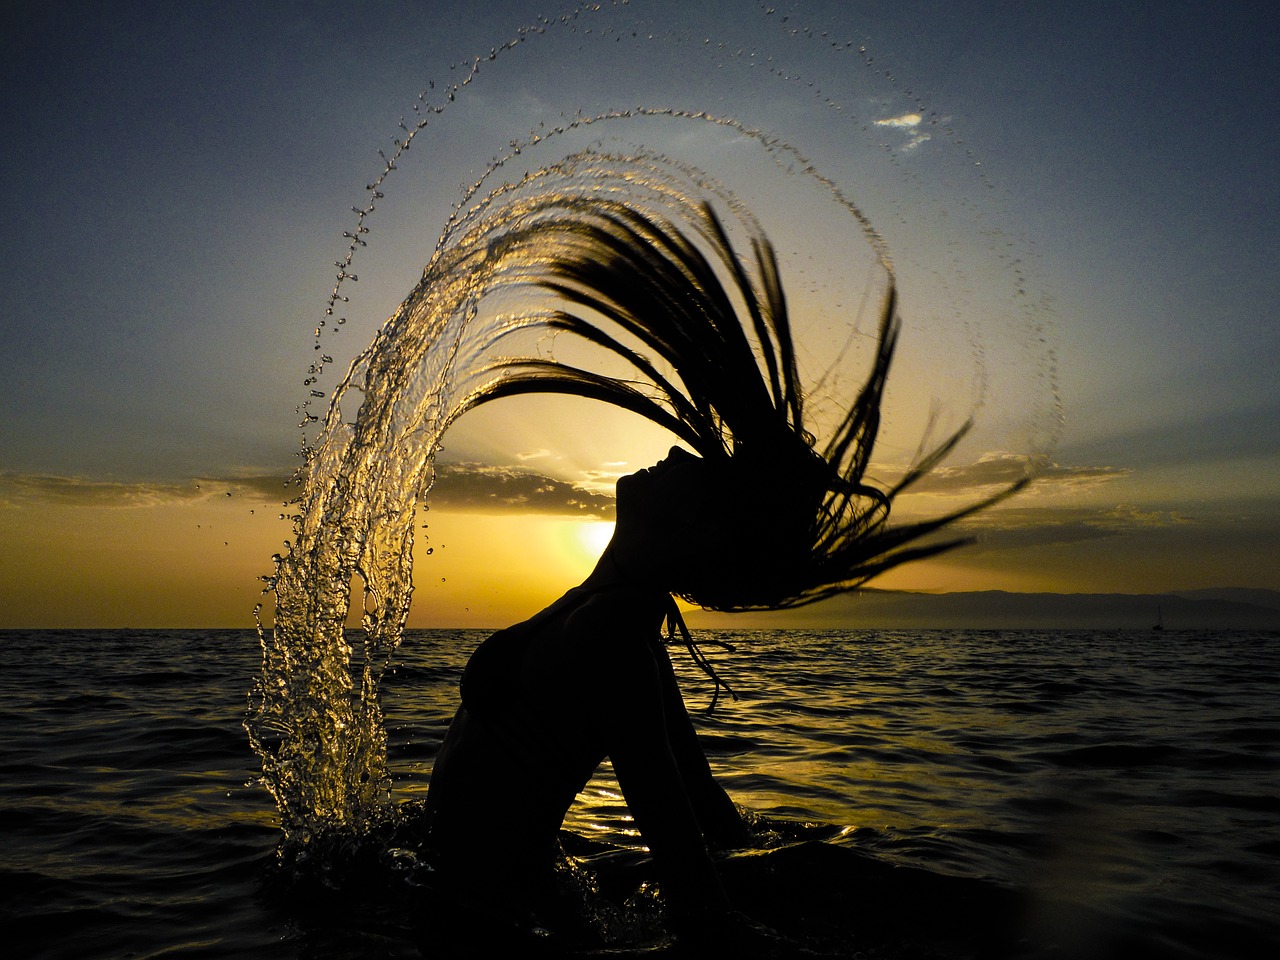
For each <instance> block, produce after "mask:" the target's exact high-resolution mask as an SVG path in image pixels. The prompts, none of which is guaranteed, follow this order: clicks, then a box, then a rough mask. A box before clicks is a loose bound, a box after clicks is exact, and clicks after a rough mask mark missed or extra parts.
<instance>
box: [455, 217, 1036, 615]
mask: <svg viewBox="0 0 1280 960" xmlns="http://www.w3.org/2000/svg"><path fill="white" fill-rule="evenodd" d="M685 215H686V216H687V218H688V220H689V222H690V223H691V224H692V225H693V227H694V231H695V232H696V240H695V238H694V237H691V236H689V235H688V234H687V233H686V232H685V231H684V230H682V229H681V228H680V227H678V226H677V225H676V224H675V223H673V222H672V221H670V220H668V219H665V218H663V217H660V216H655V215H652V214H647V213H642V212H640V211H639V210H637V209H634V208H632V207H630V206H628V205H626V204H625V203H623V202H619V201H616V200H607V201H606V200H599V199H597V200H596V201H595V202H593V203H592V204H590V205H583V206H579V207H576V208H575V209H573V210H572V211H565V212H563V214H562V215H560V216H556V217H550V218H547V219H545V220H541V221H539V222H538V223H536V224H535V225H533V226H532V227H530V228H529V229H528V230H527V231H525V232H524V234H523V238H522V242H526V243H530V244H533V245H535V246H536V247H537V248H538V249H539V251H540V253H539V256H538V258H537V262H538V265H539V272H538V275H536V276H535V277H534V279H533V282H534V283H536V284H537V285H538V286H540V287H542V288H543V289H545V290H547V291H549V292H551V293H552V294H554V295H555V296H556V297H557V298H558V302H559V304H560V306H559V307H558V308H557V309H556V310H554V311H552V312H551V313H550V314H549V315H547V316H545V317H544V318H543V320H544V323H545V325H546V326H547V327H549V328H551V329H552V330H558V331H566V332H569V333H571V334H574V335H576V336H579V337H581V338H583V339H584V340H587V341H589V342H591V343H593V344H595V345H597V346H599V347H603V348H604V349H605V350H607V351H609V352H610V353H612V354H615V355H616V356H618V357H620V358H622V359H623V360H625V361H626V362H627V364H628V365H629V366H630V367H631V368H632V370H633V371H634V372H635V374H636V376H635V377H632V378H621V377H617V376H611V375H607V374H604V373H600V372H597V371H593V370H588V369H584V368H582V367H575V366H571V365H567V364H563V363H559V362H556V361H554V360H547V359H539V358H534V357H520V358H513V359H506V360H503V361H501V362H499V363H497V364H496V365H495V367H494V369H495V370H496V371H497V372H498V374H499V375H498V376H497V377H495V378H494V379H493V380H492V381H491V382H490V383H489V384H488V385H487V386H486V387H485V388H484V390H482V391H480V392H479V393H478V394H477V395H476V396H474V397H473V398H472V400H471V403H470V404H469V407H474V406H477V405H480V404H483V403H488V402H490V401H493V400H496V399H499V398H502V397H509V396H514V395H520V394H529V393H559V394H569V395H575V396H579V397H587V398H593V399H596V400H601V401H604V402H606V403H609V404H612V405H615V406H618V407H622V408H624V409H627V410H630V411H633V412H635V413H638V414H640V415H641V416H643V417H645V418H647V419H649V420H651V421H653V422H654V423H656V424H658V425H660V426H662V427H665V428H666V429H668V430H670V431H671V432H672V433H673V434H675V435H676V436H677V437H678V438H679V439H680V440H682V441H683V442H685V443H686V444H688V445H689V446H690V447H691V448H692V449H693V450H695V451H696V452H697V453H698V454H700V455H701V456H702V457H703V458H705V459H706V460H707V461H708V462H709V464H710V465H711V466H713V467H714V468H715V470H716V476H717V477H718V478H719V484H720V487H721V489H722V491H723V492H724V494H725V499H726V502H728V503H729V504H731V505H736V509H737V513H738V520H739V522H737V523H726V524H725V525H724V535H725V543H724V549H723V550H722V551H720V552H721V556H722V558H723V562H719V563H716V564H710V565H708V567H707V570H708V572H707V573H706V575H704V576H701V577H699V578H698V580H697V582H689V583H682V584H676V585H675V586H674V588H673V590H674V592H675V593H677V594H678V595H680V596H683V597H685V598H686V599H688V600H690V601H692V602H694V603H696V604H698V605H700V606H703V607H706V608H710V609H717V610H752V609H756V610H759V609H782V608H788V607H797V606H801V605H804V604H808V603H812V602H814V601H816V600H820V599H823V598H825V597H829V596H831V595H833V594H837V593H842V592H846V591H849V590H853V589H855V588H857V587H858V586H861V585H862V584H865V583H866V582H867V581H868V580H870V579H872V578H873V577H875V576H878V575H879V574H881V573H884V572H885V571H886V570H889V569H891V568H893V567H896V566H899V565H900V564H903V563H906V562H908V561H912V560H919V559H922V558H925V557H931V556H936V555H937V554H940V553H943V552H945V551H947V550H950V549H952V548H954V547H956V546H958V545H959V544H961V543H963V542H965V538H963V537H957V536H949V537H948V536H944V537H941V538H939V537H934V536H933V535H934V534H937V533H938V532H939V531H941V530H942V529H943V528H946V527H948V526H950V525H951V524H953V523H954V522H955V521H957V520H959V519H961V518H962V517H965V516H967V515H969V514H972V513H973V512H975V511H977V510H980V509H982V508H984V507H986V506H988V505H990V504H991V503H993V502H995V501H996V500H999V499H1001V498H1003V497H1005V496H1008V495H1009V494H1011V493H1012V492H1014V491H1015V490H1016V489H1018V488H1020V487H1021V486H1022V485H1023V484H1024V483H1025V482H1026V481H1025V480H1023V481H1020V482H1018V483H1015V484H1013V485H1012V486H1011V487H1009V488H1007V489H1005V490H1002V491H1001V492H1000V493H998V494H996V495H995V496H993V497H988V498H986V499H983V500H981V501H979V502H977V503H974V504H971V505H969V506H967V507H965V508H963V509H960V510H956V511H953V512H950V513H946V514H943V515H941V516H937V517H934V518H931V519H927V520H920V521H914V522H910V523H904V524H891V523H889V516H890V512H891V508H892V506H893V503H894V500H895V498H896V497H897V496H898V495H899V494H901V493H902V492H903V491H905V490H907V489H908V488H909V487H911V486H912V485H913V484H915V483H916V482H917V481H919V480H920V478H921V477H923V476H924V475H925V474H927V473H928V472H929V471H930V470H932V469H933V468H934V467H935V466H936V465H937V464H938V463H939V462H940V461H941V460H943V459H944V458H945V457H946V456H947V455H948V454H949V453H950V452H951V451H952V450H953V449H954V447H955V446H956V444H958V443H959V442H960V440H961V439H962V437H963V436H964V435H965V433H966V432H967V431H968V429H969V426H970V424H968V423H966V424H965V425H964V426H962V427H961V428H960V429H959V430H957V431H956V432H954V433H953V434H951V435H950V436H947V437H945V438H944V439H942V440H941V441H940V442H938V443H936V444H935V445H934V446H933V447H932V448H930V449H928V450H927V451H926V452H924V453H923V454H922V455H920V456H919V457H918V458H917V460H916V462H915V463H914V464H913V465H912V466H911V467H910V469H908V470H907V471H906V473H905V474H904V475H903V476H902V477H901V478H900V479H898V480H897V481H896V482H894V483H892V484H891V485H883V486H881V485H877V484H874V483H872V482H870V481H869V480H868V479H867V477H866V473H867V468H868V464H869V462H870V458H871V455H872V451H873V449H874V447H875V443H876V438H877V435H878V432H879V427H880V408H881V403H882V398H883V396H884V390H885V385H886V382H887V378H888V375H889V368H890V365H891V362H892V360H893V355H894V350H895V347H896V345H897V342H898V334H899V319H898V314H897V294H896V289H895V286H894V284H893V281H892V275H891V274H890V280H889V283H888V285H887V288H886V290H885V292H884V296H883V299H882V302H881V303H880V311H879V324H878V335H877V346H876V352H875V355H874V358H873V360H872V363H871V369H870V373H869V374H868V376H867V378H866V381H865V383H864V384H863V385H862V387H861V390H860V391H859V392H858V394H857V396H856V398H855V399H854V401H853V403H852V404H851V406H850V407H849V408H848V410H847V411H845V412H844V414H843V417H842V418H841V419H840V420H839V422H838V425H837V427H836V428H835V429H834V430H833V431H832V432H831V435H830V436H829V437H828V438H826V439H825V442H823V443H822V445H821V446H819V445H818V443H817V442H816V441H815V439H814V437H813V436H812V434H811V433H810V431H809V429H808V428H807V427H806V422H805V393H804V389H803V387H802V384H801V381H800V374H799V371H798V368H797V362H796V353H795V348H794V344H793V342H792V333H791V325H790V319H789V316H788V311H787V300H786V296H785V294H784V292H783V288H782V281H781V278H780V276H779V269H778V262H777V257H776V255H775V252H774V248H773V246H772V245H771V244H770V242H769V241H768V239H767V238H766V237H764V236H763V234H761V233H759V232H755V233H754V234H753V235H752V236H751V237H750V247H751V249H750V254H749V259H748V258H747V257H744V256H743V255H741V254H739V253H738V252H737V251H736V250H735V249H734V247H733V244H732V243H731V241H730V239H729V236H728V234H727V232H726V231H725V229H724V226H723V224H722V223H721V221H720V219H719V218H718V216H717V215H716V213H715V212H714V210H713V209H712V208H711V206H710V205H709V204H706V203H703V204H701V205H699V206H698V207H697V208H696V209H693V210H689V211H685ZM697 241H700V242H697ZM726 280H727V282H728V286H726ZM631 344H634V346H633V345H631ZM668 370H669V371H670V373H664V372H663V371H668ZM673 549H679V544H673Z"/></svg>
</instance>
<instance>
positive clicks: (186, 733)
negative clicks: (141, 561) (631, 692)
mask: <svg viewBox="0 0 1280 960" xmlns="http://www.w3.org/2000/svg"><path fill="white" fill-rule="evenodd" d="M484 635H485V634H484V633H482V632H477V631H432V630H425V631H424V630H416V631H415V630H411V631H408V633H407V634H406V639H405V642H404V644H403V645H402V647H401V649H400V651H399V653H398V655H397V659H396V665H395V667H394V668H393V670H392V671H391V672H390V673H389V674H388V676H387V678H386V681H385V704H386V709H387V732H388V737H389V756H390V763H391V769H392V772H393V781H394V782H393V800H394V801H395V803H397V804H405V803H407V804H410V805H412V804H413V803H414V802H416V801H420V800H421V799H422V797H423V796H425V793H426V790H427V786H428V783H429V780H430V770H431V765H432V760H433V757H434V753H435V750H436V747H437V745H438V743H439V741H440V738H441V737H442V735H443V732H444V729H445V726H446V725H447V723H448V721H449V718H450V716H451V715H452V712H453V709H454V707H455V705H456V685H457V680H458V677H459V675H460V672H461V669H462V667H463V665H464V663H465V662H466V659H467V656H468V655H469V653H470V651H471V649H473V648H474V646H475V645H476V644H477V643H478V642H479V641H480V640H481V639H483V637H484ZM699 636H700V638H701V639H702V640H704V641H705V640H715V639H719V640H725V641H729V642H731V643H732V644H733V647H734V649H733V650H732V651H729V650H724V649H719V648H717V647H714V646H707V647H705V648H704V649H705V650H706V652H707V653H708V654H709V655H710V656H711V658H712V659H713V662H714V663H715V666H716V669H717V672H718V673H719V674H720V675H721V676H723V677H724V678H725V679H726V680H727V681H728V682H729V683H730V684H731V685H732V686H733V688H734V689H735V691H736V692H737V694H738V696H739V699H738V700H737V701H730V700H727V699H726V698H724V697H722V698H721V700H720V703H719V704H718V705H717V706H716V708H715V710H714V711H713V712H712V713H711V714H709V715H708V714H707V713H706V712H705V707H706V706H707V704H708V703H709V699H710V692H711V691H710V686H709V684H708V683H706V682H705V680H704V678H703V677H702V675H701V674H700V673H698V672H697V671H696V670H695V669H693V668H692V666H691V665H690V664H689V663H688V658H687V657H686V656H685V655H684V654H683V652H682V651H681V650H679V649H673V651H672V655H673V660H674V661H675V663H676V665H677V670H678V672H679V673H680V674H681V676H682V678H683V683H684V686H685V695H686V701H687V703H688V705H689V707H690V710H691V712H692V713H693V714H694V716H695V719H696V722H697V725H698V727H699V730H700V734H701V736H702V738H703V740H704V742H705V746H706V750H707V753H708V756H709V758H710V760H711V763H712V766H713V769H714V771H715V773H716V775H717V776H718V777H719V778H720V780H721V781H722V782H723V784H724V785H725V787H726V788H727V790H728V791H729V793H730V795H731V796H732V797H733V798H734V799H735V800H736V801H737V802H738V803H739V804H740V805H741V806H743V807H744V808H746V809H747V810H748V811H750V812H751V813H752V814H753V815H754V817H755V818H756V831H757V835H758V838H759V843H760V844H761V846H762V847H767V848H769V849H768V851H767V852H764V853H759V854H755V855H752V854H741V855H734V856H733V857H731V858H729V860H727V861H726V862H725V863H724V864H723V867H724V872H725V875H726V883H727V885H728V886H729V887H730V891H731V893H734V894H735V897H740V898H742V899H743V901H744V906H745V907H746V908H747V910H748V912H751V913H753V915H756V914H765V916H762V917H759V918H760V919H762V920H763V921H764V922H767V923H770V924H771V925H773V926H774V927H775V928H776V929H778V930H780V931H781V932H783V933H785V934H788V935H789V936H794V937H795V938H796V939H799V940H802V941H804V942H805V943H806V944H807V945H808V948H809V949H810V950H811V951H812V952H813V953H816V954H818V955H828V956H849V957H852V956H866V957H907V956H911V957H916V956H920V957H924V956H928V957H961V956H966V957H967V956H980V955H1000V954H1003V955H1009V956H1026V957H1032V956H1034V957H1111V956H1115V957H1120V956H1123V957H1141V956H1161V957H1173V958H1186V960H1195V958H1203V960H1208V958H1243V957H1263V956H1266V957H1268V958H1270V957H1272V956H1275V955H1277V954H1276V952H1275V951H1276V950H1277V949H1280V920H1278V919H1277V918H1280V634H1275V633H1270V634H1268V633H1249V632H1239V633H1214V632H1181V631H1164V632H1154V631H1142V632H1111V633H1107V632H1097V631H1090V632H1085V631H1080V632H1071V631H1044V632H1033V631H1021V632H1019V631H983V632H975V631H968V632H966V631H925V632H919V631H917V632H907V631H891V632H876V631H859V632H856V633H842V632H830V631H827V632H795V631H762V632H750V631H744V632H734V633H730V632H725V631H703V632H701V633H700V634H699ZM0 650H2V651H3V664H4V669H3V671H2V672H0V731H3V733H2V736H0V945H2V946H0V950H3V953H4V955H5V956H7V957H14V958H23V960H38V958H43V960H53V958H68V960H70V958H76V960H92V958H124V957H130V958H158V957H184V958H186V957H227V958H232V957H234V958H295V957H296V958H299V960H303V958H305V960H346V958H365V957H369V958H372V957H418V956H426V957H431V956H442V957H443V956H448V955H449V954H448V952H447V951H446V949H445V948H444V947H443V946H441V945H439V944H435V943H433V941H432V938H431V936H430V921H429V920H425V921H424V918H423V917H422V916H420V915H418V911H419V909H420V908H421V909H424V910H425V909H429V908H428V907H422V906H421V904H422V902H423V901H420V900H414V899H412V898H410V897H406V896H403V895H402V894H403V890H400V891H397V888H396V881H395V880H394V878H392V879H388V877H393V875H394V874H395V871H397V870H399V871H400V872H401V873H402V874H403V873H404V872H405V870H406V869H407V868H406V864H408V865H409V867H410V868H411V867H412V854H411V852H406V851H404V850H402V849H400V848H396V847H391V846H386V845H385V844H384V847H383V849H381V850H380V851H379V858H375V859H377V860H378V862H379V863H383V864H390V865H389V866H387V867H386V871H388V872H387V874H386V876H385V877H383V878H382V879H370V874H369V873H367V872H366V873H365V874H364V875H363V876H362V877H361V878H360V882H359V884H358V885H357V884H354V883H344V879H343V877H341V876H337V875H331V876H330V877H329V879H328V880H327V881H325V882H322V883H316V882H314V880H313V879H312V880H308V881H307V882H305V883H304V882H302V881H301V880H295V879H292V878H291V877H290V876H289V875H288V873H287V872H286V871H284V870H283V869H282V868H280V867H278V866H277V865H276V856H275V851H276V846H277V843H278V841H279V839H280V831H279V826H278V821H277V818H276V811H275V808H274V806H273V803H272V800H271V798H270V796H269V795H268V794H267V792H266V791H265V790H264V789H263V788H262V787H261V786H260V785H259V784H258V783H256V782H255V778H256V777H257V775H258V774H259V772H260V771H259V770H258V766H257V764H258V760H257V757H256V755H255V754H254V753H253V751H252V750H251V749H250V747H249V744H248V741H247V738H246V735H245V732H244V730H243V728H242V721H243V719H244V716H245V711H246V702H247V701H246V697H247V693H248V690H249V687H250V685H251V683H252V681H253V679H254V678H255V676H256V675H257V673H258V670H259V666H260V650H259V646H258V640H257V636H256V634H255V633H254V632H253V631H251V630H250V631H245V630H212V631H209V630H205V631H190V630H187V631H171V630H165V631H139V630H85V631H69V630H68V631H31V630H28V631H7V632H4V633H0ZM511 802H512V804H517V803H519V795H518V792H516V790H515V789H514V788H513V793H512V797H511ZM494 829H495V830H499V831H501V830H502V824H494ZM565 829H566V831H568V832H567V834H566V850H567V851H568V852H569V853H570V854H571V855H572V856H573V857H574V860H573V862H574V863H575V864H577V865H578V866H579V867H581V868H583V869H585V870H586V871H587V874H586V875H588V876H591V875H592V872H593V871H594V873H595V874H596V875H598V877H599V879H598V880H597V881H593V882H594V883H595V887H593V888H592V889H596V890H597V892H599V890H605V893H607V892H608V890H607V889H606V888H610V887H619V886H621V885H625V884H626V883H627V882H630V881H632V880H635V881H636V882H637V886H636V889H635V891H633V893H632V896H631V897H630V898H629V899H628V900H626V902H625V904H624V906H623V909H630V910H633V911H641V912H643V910H644V909H650V910H652V909H656V908H653V907H652V902H651V901H653V900H654V899H655V897H654V895H653V893H652V887H645V886H642V885H641V884H642V883H643V880H642V878H643V877H644V876H645V870H646V862H647V861H646V858H645V856H644V851H643V848H642V847H641V845H640V841H639V838H638V836H637V834H636V831H635V830H634V828H633V826H632V824H631V821H630V819H629V817H628V816H627V811H626V807H625V804H624V803H623V802H622V800H621V797H620V795H619V792H618V789H617V786H616V783H614V782H613V780H612V777H611V774H610V772H609V770H608V768H607V764H606V766H605V767H604V768H602V769H601V771H600V772H599V773H598V775H597V776H596V778H595V779H593V780H592V782H591V783H590V784H588V786H587V788H586V789H585V790H584V791H583V793H582V794H581V795H580V796H579V799H578V802H577V803H576V804H575V806H574V808H573V809H572V810H571V811H570V814H569V817H568V819H567V820H566V822H565ZM369 843H370V846H372V847H377V846H378V845H379V843H382V840H381V839H379V838H374V837H371V838H370V841H369ZM494 867H495V870H497V869H500V868H501V865H500V864H495V865H494ZM335 869H336V868H335ZM351 869H352V870H357V869H359V870H365V871H368V869H369V868H368V867H367V866H366V867H355V866H353V867H352V868H351ZM332 873H333V871H331V874H332ZM409 873H412V870H411V869H410V870H409ZM406 885H408V881H407V880H406ZM406 888H407V887H406ZM604 895H605V894H604V893H600V896H602V897H603V896H604ZM646 897H647V898H648V900H649V901H650V903H649V905H648V907H646ZM753 898H754V899H753ZM652 915H654V916H658V917H660V913H658V914H652ZM788 927H790V929H788ZM996 933H999V934H1001V935H1002V936H1000V937H998V938H995V939H997V940H999V943H1000V944H1001V946H1000V947H999V949H995V948H992V946H991V944H992V943H993V942H995V940H993V937H992V935H993V934H996ZM978 934H981V936H978ZM559 949H560V952H561V953H562V954H566V955H567V954H575V953H576V954H579V955H580V954H583V953H590V952H591V949H594V950H595V952H605V953H608V955H611V956H618V955H624V956H625V955H630V954H635V955H651V954H652V955H662V956H665V955H668V954H670V955H676V952H673V951H677V952H678V948H677V947H673V946H672V945H671V944H670V942H669V941H662V939H661V937H660V936H659V937H658V939H657V940H656V941H653V942H640V941H636V940H634V939H633V940H630V941H629V940H627V939H626V937H623V938H622V939H620V940H619V941H618V942H615V943H611V944H605V945H604V946H603V947H596V948H591V949H588V948H587V947H585V946H584V947H582V948H581V949H570V948H569V947H561V948H559ZM548 953H551V954H553V955H554V950H553V949H551V948H546V949H544V951H543V954H540V955H545V954H548Z"/></svg>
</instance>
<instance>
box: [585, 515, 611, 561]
mask: <svg viewBox="0 0 1280 960" xmlns="http://www.w3.org/2000/svg"><path fill="white" fill-rule="evenodd" d="M577 535H578V542H579V543H580V544H581V546H582V550H583V552H584V553H586V554H587V556H588V557H589V558H590V559H591V560H592V561H594V560H595V559H596V558H597V557H599V556H600V554H602V553H604V548H605V547H607V546H608V545H609V540H610V538H611V537H613V521H612V520H592V521H588V522H586V523H580V524H578V529H577Z"/></svg>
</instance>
